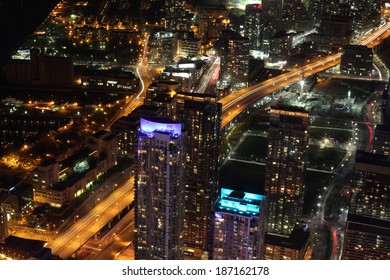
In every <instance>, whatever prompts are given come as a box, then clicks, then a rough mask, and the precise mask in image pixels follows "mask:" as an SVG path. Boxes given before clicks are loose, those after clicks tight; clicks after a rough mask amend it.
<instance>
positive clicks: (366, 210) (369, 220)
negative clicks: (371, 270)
mask: <svg viewBox="0 0 390 280" xmlns="http://www.w3.org/2000/svg"><path fill="white" fill-rule="evenodd" d="M389 257H390V161H389V160H388V157H387V156H385V155H379V154H372V153H368V152H364V151H357V153H356V163H355V171H354V177H353V179H352V195H351V202H350V207H349V213H348V218H347V226H346V230H345V238H344V248H343V255H342V259H347V260H356V259H364V260H370V259H373V260H375V259H389Z"/></svg>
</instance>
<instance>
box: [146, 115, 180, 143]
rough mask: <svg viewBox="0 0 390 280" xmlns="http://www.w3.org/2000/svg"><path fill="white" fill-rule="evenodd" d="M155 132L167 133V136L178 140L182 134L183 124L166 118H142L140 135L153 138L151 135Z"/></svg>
mask: <svg viewBox="0 0 390 280" xmlns="http://www.w3.org/2000/svg"><path fill="white" fill-rule="evenodd" d="M153 132H159V133H163V132H166V133H167V134H170V135H172V137H173V138H175V139H177V137H178V136H180V135H181V133H182V124H181V123H179V122H175V121H173V120H171V119H166V118H160V117H142V118H141V125H140V133H144V134H147V135H150V136H151V133H153Z"/></svg>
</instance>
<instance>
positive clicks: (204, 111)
mask: <svg viewBox="0 0 390 280" xmlns="http://www.w3.org/2000/svg"><path fill="white" fill-rule="evenodd" d="M191 97H196V94H195V95H194V94H191V93H188V95H186V94H184V93H181V94H178V95H177V98H178V101H179V104H180V101H181V100H180V99H183V100H184V107H183V108H182V107H181V106H178V109H180V110H181V109H182V111H181V112H179V113H178V115H179V116H181V117H182V120H181V122H182V123H183V126H184V129H185V131H186V153H185V155H186V157H185V162H186V176H185V192H184V193H185V215H184V218H185V222H184V243H185V245H186V247H188V248H191V249H200V250H201V251H203V252H208V253H209V256H210V257H211V254H212V235H213V228H212V211H213V203H214V201H215V200H216V198H217V193H218V191H217V183H218V182H217V180H218V158H219V146H220V138H221V133H220V130H221V115H222V107H221V104H220V103H216V102H215V101H214V102H213V101H207V97H208V96H207V95H205V96H204V97H203V98H202V96H199V97H198V98H197V99H196V100H193V99H192V98H191ZM187 98H188V99H187Z"/></svg>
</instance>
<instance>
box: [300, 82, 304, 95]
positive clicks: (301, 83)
mask: <svg viewBox="0 0 390 280" xmlns="http://www.w3.org/2000/svg"><path fill="white" fill-rule="evenodd" d="M299 84H300V85H301V94H302V93H303V86H304V85H305V81H304V80H300V81H299Z"/></svg>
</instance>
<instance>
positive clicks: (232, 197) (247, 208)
mask: <svg viewBox="0 0 390 280" xmlns="http://www.w3.org/2000/svg"><path fill="white" fill-rule="evenodd" d="M265 198H266V196H264V195H260V194H253V193H248V192H236V191H234V190H231V189H226V188H221V197H220V199H219V201H218V202H217V206H218V208H219V210H220V211H224V210H225V211H229V212H237V213H239V214H247V215H257V214H259V213H260V205H261V203H262V202H263V200H265Z"/></svg>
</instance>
